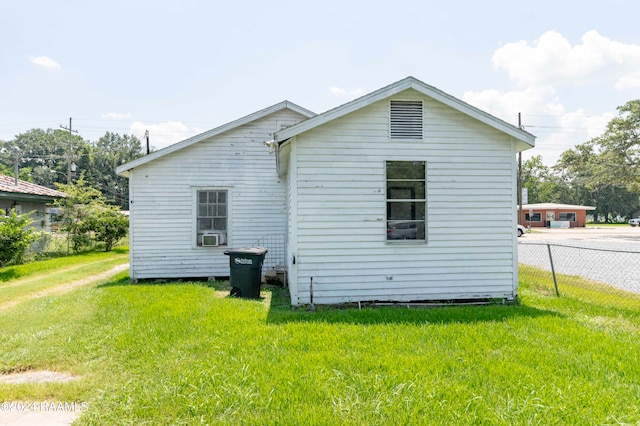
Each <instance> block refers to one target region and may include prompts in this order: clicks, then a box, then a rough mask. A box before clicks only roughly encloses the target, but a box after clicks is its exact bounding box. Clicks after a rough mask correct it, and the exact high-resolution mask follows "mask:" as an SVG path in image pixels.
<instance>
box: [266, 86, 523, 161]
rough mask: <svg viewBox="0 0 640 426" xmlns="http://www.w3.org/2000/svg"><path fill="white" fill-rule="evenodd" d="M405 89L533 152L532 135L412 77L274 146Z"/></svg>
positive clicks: (293, 129)
mask: <svg viewBox="0 0 640 426" xmlns="http://www.w3.org/2000/svg"><path fill="white" fill-rule="evenodd" d="M407 89H414V90H416V91H418V92H420V93H422V94H423V95H425V96H428V97H430V98H432V99H434V100H436V101H439V102H441V103H443V104H445V105H447V106H449V107H451V108H453V109H455V110H457V111H460V112H462V113H464V114H466V115H468V116H470V117H472V118H475V119H476V120H479V121H480V122H482V123H484V124H487V125H489V126H491V127H493V128H495V129H497V130H500V131H502V132H504V133H507V134H509V135H510V136H512V137H514V138H515V139H517V140H518V141H519V142H520V143H517V144H516V147H517V150H518V151H523V150H525V149H529V148H533V147H534V146H535V139H536V137H535V136H534V135H532V134H531V133H529V132H527V131H525V130H522V129H520V128H519V127H517V126H514V125H512V124H509V123H507V122H505V121H503V120H501V119H499V118H497V117H494V116H493V115H491V114H489V113H486V112H484V111H482V110H480V109H478V108H476V107H474V106H471V105H469V104H467V103H466V102H464V101H461V100H460V99H457V98H455V97H453V96H451V95H449V94H447V93H445V92H443V91H441V90H439V89H436V88H435V87H433V86H429V85H428V84H425V83H423V82H421V81H420V80H418V79H416V78H414V77H407V78H404V79H402V80H400V81H398V82H396V83H393V84H390V85H389V86H386V87H383V88H382V89H379V90H376V91H375V92H372V93H370V94H368V95H365V96H362V97H360V98H358V99H356V100H353V101H351V102H348V103H346V104H344V105H341V106H339V107H336V108H333V109H331V110H329V111H327V112H324V113H322V114H319V115H316V116H315V117H313V118H310V119H308V120H305V121H302V122H300V123H298V124H295V125H293V126H290V127H287V128H286V129H283V130H281V131H279V132H277V133H276V134H275V141H276V142H279V143H281V142H284V141H286V140H287V139H290V138H292V137H294V136H296V135H298V134H300V133H303V132H306V131H308V130H311V129H313V128H315V127H317V126H320V125H322V124H325V123H327V122H328V121H331V120H335V119H337V118H339V117H342V116H344V115H346V114H349V113H351V112H353V111H356V110H358V109H360V108H364V107H366V106H368V105H371V104H373V103H374V102H378V101H380V100H382V99H385V98H388V97H391V96H393V95H396V94H398V93H400V92H403V91H405V90H407Z"/></svg>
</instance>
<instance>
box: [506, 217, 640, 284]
mask: <svg viewBox="0 0 640 426" xmlns="http://www.w3.org/2000/svg"><path fill="white" fill-rule="evenodd" d="M547 244H549V245H550V246H551V254H552V257H553V265H554V268H555V270H556V273H558V274H566V275H579V276H582V277H585V278H588V279H592V280H596V281H599V282H605V283H608V284H612V285H615V286H617V287H619V288H622V289H625V290H630V291H634V292H637V293H640V229H639V228H637V227H636V228H632V227H630V226H629V227H616V228H607V227H588V228H573V229H535V228H534V230H533V232H530V233H527V234H526V235H524V236H522V237H520V238H518V260H519V262H520V263H523V264H527V265H532V266H537V267H539V268H542V269H546V270H550V269H551V266H550V262H549V253H548V248H547Z"/></svg>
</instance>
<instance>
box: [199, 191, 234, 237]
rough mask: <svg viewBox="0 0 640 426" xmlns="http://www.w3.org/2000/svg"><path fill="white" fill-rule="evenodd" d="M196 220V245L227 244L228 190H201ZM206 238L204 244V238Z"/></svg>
mask: <svg viewBox="0 0 640 426" xmlns="http://www.w3.org/2000/svg"><path fill="white" fill-rule="evenodd" d="M197 198H198V206H197V218H196V230H197V231H196V245H197V246H200V247H202V246H206V245H209V244H210V243H209V241H214V239H215V242H216V244H215V245H226V243H227V220H228V210H229V209H228V206H229V202H228V193H227V190H219V189H216V190H208V189H207V190H199V191H198V193H197ZM204 236H207V237H209V238H210V239H208V238H205V240H204V244H203V237H204Z"/></svg>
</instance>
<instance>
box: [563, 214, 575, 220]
mask: <svg viewBox="0 0 640 426" xmlns="http://www.w3.org/2000/svg"><path fill="white" fill-rule="evenodd" d="M560 220H562V221H569V222H575V221H576V214H575V213H560Z"/></svg>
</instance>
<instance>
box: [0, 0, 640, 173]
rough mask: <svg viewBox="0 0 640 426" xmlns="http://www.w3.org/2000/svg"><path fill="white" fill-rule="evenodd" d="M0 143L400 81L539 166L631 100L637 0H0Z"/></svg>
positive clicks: (168, 136) (236, 112)
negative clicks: (525, 137) (501, 134)
mask: <svg viewBox="0 0 640 426" xmlns="http://www.w3.org/2000/svg"><path fill="white" fill-rule="evenodd" d="M1 3H2V14H0V139H1V140H11V139H13V137H14V135H16V134H18V133H21V132H24V131H27V130H29V129H31V128H57V127H58V126H59V125H61V124H62V125H68V121H69V117H73V127H74V128H76V129H77V130H78V131H79V134H80V135H81V136H83V137H84V138H85V139H88V140H92V141H95V140H97V139H98V138H99V137H100V136H102V135H104V133H105V132H106V131H113V132H118V133H129V134H133V135H135V136H138V137H141V138H142V137H143V135H144V132H145V130H147V129H148V130H149V132H150V140H151V145H153V146H155V147H156V148H162V147H164V146H167V145H168V144H170V143H175V142H178V141H180V140H182V139H184V138H186V137H189V136H193V135H194V134H197V133H200V132H202V131H205V130H208V129H211V128H214V127H217V126H219V125H221V124H224V123H227V122H229V121H232V120H235V119H237V118H240V117H242V116H244V115H247V114H250V113H252V112H255V111H257V110H259V109H262V108H265V107H267V106H270V105H272V104H275V103H277V102H280V101H282V100H284V99H287V100H290V101H292V102H295V103H297V104H298V105H300V106H303V107H305V108H307V109H310V110H312V111H314V112H317V113H320V112H323V111H326V110H328V109H330V108H333V107H335V106H337V105H340V104H342V103H345V102H348V101H350V100H352V99H354V98H356V97H358V96H360V95H363V94H366V93H369V92H371V91H373V90H376V89H378V88H380V87H382V86H385V85H387V84H390V83H392V82H395V81H397V80H400V79H402V78H404V77H406V76H408V75H412V76H414V77H416V78H418V79H420V80H422V81H424V82H425V83H427V84H430V85H432V86H435V87H437V88H439V89H441V90H443V91H445V92H447V93H449V94H451V95H453V96H456V97H458V98H460V99H463V100H465V101H466V102H469V103H470V104H472V105H474V106H477V107H479V108H481V109H484V110H485V111H487V112H490V113H492V114H494V115H496V116H498V117H500V118H502V119H504V120H506V121H508V122H510V123H513V124H516V123H517V114H518V112H521V113H522V117H523V124H524V125H525V128H527V130H529V131H530V132H531V133H533V134H535V135H536V136H537V137H538V140H537V146H536V148H535V149H534V150H530V151H528V152H527V156H530V155H542V156H543V159H544V161H545V162H547V163H548V164H553V163H554V162H555V161H556V159H557V158H558V155H559V154H560V153H561V152H562V151H564V150H566V149H568V148H570V147H571V146H573V145H574V144H576V143H582V142H585V141H586V140H588V139H589V138H591V137H594V136H597V135H599V134H601V133H602V131H603V130H604V125H605V124H606V123H607V122H608V121H609V120H610V119H611V118H612V117H613V116H614V115H615V112H616V107H618V106H620V105H623V104H624V103H626V102H627V101H629V100H631V99H637V98H639V97H640V31H638V24H637V20H638V16H640V2H638V1H637V0H607V1H606V2H605V1H604V0H603V1H593V0H578V1H573V0H572V1H547V0H540V1H537V2H529V3H522V2H520V3H518V2H508V1H492V0H487V1H484V2H473V1H469V0H464V1H462V0H450V1H446V2H442V1H439V2H435V1H430V0H423V1H412V0H396V1H393V2H390V1H375V0H370V1H348V0H342V1H334V0H325V1H322V2H299V1H298V2H296V1H278V0H274V1H271V2H263V1H242V0H236V1H233V2H228V1H227V2H221V1H202V0H180V1H164V0H154V1H147V0H144V1H136V0H127V1H121V0H112V1H109V2H87V1H64V0H61V1H56V2H53V1H44V0H40V1H32V0H23V1H8V0H1Z"/></svg>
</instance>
